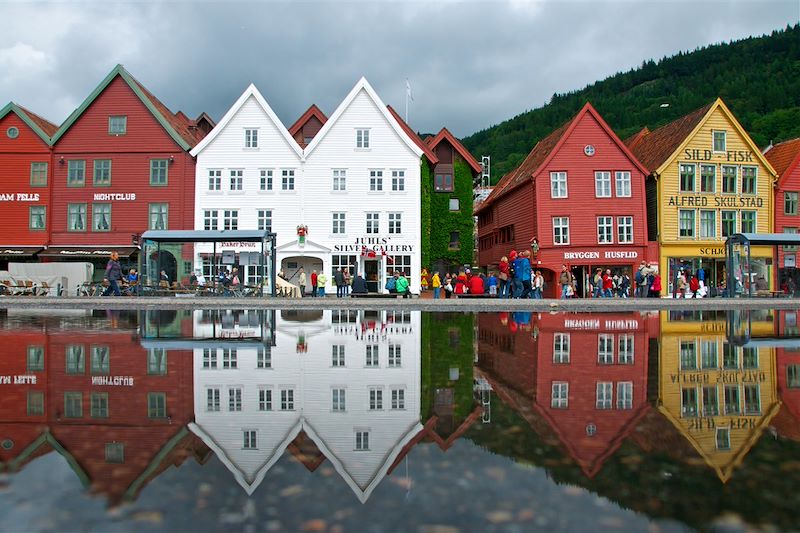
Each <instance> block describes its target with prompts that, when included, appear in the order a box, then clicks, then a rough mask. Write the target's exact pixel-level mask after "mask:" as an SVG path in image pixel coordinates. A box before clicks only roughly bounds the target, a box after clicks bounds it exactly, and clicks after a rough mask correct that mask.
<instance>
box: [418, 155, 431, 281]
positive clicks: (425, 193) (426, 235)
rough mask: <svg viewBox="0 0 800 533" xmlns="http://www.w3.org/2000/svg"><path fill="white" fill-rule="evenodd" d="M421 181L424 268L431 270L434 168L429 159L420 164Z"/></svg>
mask: <svg viewBox="0 0 800 533" xmlns="http://www.w3.org/2000/svg"><path fill="white" fill-rule="evenodd" d="M419 173H420V179H421V180H422V187H421V189H422V194H421V204H422V205H421V206H420V207H421V209H420V216H421V217H422V224H421V228H422V239H421V241H422V242H421V246H422V266H423V267H428V268H430V259H431V223H430V222H431V193H432V191H433V168H432V165H431V163H430V161H428V158H427V157H424V156H423V157H422V162H421V163H420V169H419Z"/></svg>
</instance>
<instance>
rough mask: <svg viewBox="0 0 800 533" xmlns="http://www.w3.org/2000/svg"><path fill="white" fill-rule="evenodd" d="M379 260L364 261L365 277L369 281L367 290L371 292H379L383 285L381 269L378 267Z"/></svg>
mask: <svg viewBox="0 0 800 533" xmlns="http://www.w3.org/2000/svg"><path fill="white" fill-rule="evenodd" d="M378 266H379V262H378V261H376V260H369V259H368V260H365V261H364V277H365V279H366V281H367V290H368V291H369V292H379V291H380V287H381V279H380V277H381V276H380V269H379V268H378Z"/></svg>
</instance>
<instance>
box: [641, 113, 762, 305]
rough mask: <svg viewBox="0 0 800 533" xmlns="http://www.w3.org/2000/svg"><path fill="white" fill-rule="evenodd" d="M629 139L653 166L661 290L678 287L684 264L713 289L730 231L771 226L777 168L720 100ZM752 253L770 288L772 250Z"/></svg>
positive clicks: (652, 216)
mask: <svg viewBox="0 0 800 533" xmlns="http://www.w3.org/2000/svg"><path fill="white" fill-rule="evenodd" d="M626 144H627V145H628V147H629V148H630V149H631V151H632V152H633V153H634V155H636V157H637V158H638V159H639V160H640V161H641V162H642V163H643V164H644V165H645V166H646V167H647V168H648V169H649V170H650V177H649V178H648V183H647V185H648V200H649V202H650V203H649V205H650V207H651V209H649V212H648V214H649V217H648V218H649V219H648V229H649V231H650V238H651V240H657V241H658V243H659V247H660V252H659V266H660V268H659V270H660V272H661V276H662V279H663V282H662V287H663V289H662V292H663V293H664V294H667V293H669V292H671V291H672V290H673V288H674V287H673V285H674V280H675V279H676V274H677V272H678V270H679V269H684V270H685V271H690V272H692V273H695V272H697V271H698V270H700V269H702V270H703V272H704V274H705V283H706V285H707V286H708V287H709V288H710V290H711V294H715V293H716V292H717V291H719V290H720V288H721V287H724V286H725V285H726V283H727V282H728V273H727V272H726V260H725V240H726V239H727V238H728V236H729V235H733V234H735V233H771V232H772V230H773V220H774V217H773V210H774V207H773V185H774V183H775V178H776V176H775V171H774V170H773V169H772V167H771V166H770V164H769V163H768V162H767V161H766V159H765V158H764V157H763V156H762V155H761V152H760V151H759V150H758V148H757V147H756V145H755V144H754V143H753V141H752V139H750V137H749V136H748V135H747V132H745V131H744V129H743V128H742V126H741V124H739V122H738V121H737V120H736V118H735V117H734V116H733V114H732V113H731V111H730V110H729V109H728V108H727V107H726V106H725V104H724V103H723V102H722V100H721V99H717V100H716V101H714V102H713V103H711V104H709V105H707V106H704V107H702V108H700V109H698V110H696V111H694V112H692V113H690V114H688V115H686V116H684V117H681V118H679V119H677V120H675V121H674V122H671V123H669V124H667V125H666V126H663V127H661V128H659V129H657V130H654V131H652V132H651V131H649V130H648V129H647V128H645V129H643V130H642V131H641V132H639V133H638V134H636V135H634V136H633V137H631V138H630V139H628V140H627V141H626ZM654 200H655V203H654V202H653V201H654ZM750 253H751V255H752V258H753V260H752V272H754V273H755V274H756V275H755V279H754V280H753V282H759V283H763V284H766V286H768V287H770V288H773V287H774V286H775V281H774V279H773V275H772V256H773V250H772V247H769V246H767V247H758V246H754V247H752V249H751V251H750ZM734 274H735V273H734Z"/></svg>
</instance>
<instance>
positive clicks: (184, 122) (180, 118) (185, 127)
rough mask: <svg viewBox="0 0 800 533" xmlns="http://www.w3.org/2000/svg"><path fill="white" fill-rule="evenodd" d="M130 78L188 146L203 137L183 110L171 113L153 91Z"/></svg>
mask: <svg viewBox="0 0 800 533" xmlns="http://www.w3.org/2000/svg"><path fill="white" fill-rule="evenodd" d="M128 75H130V74H128ZM131 79H132V80H133V82H134V83H136V85H137V86H138V87H139V89H140V90H141V91H142V92H143V93H144V95H145V97H146V98H147V99H148V100H150V103H151V104H153V107H155V108H156V109H157V110H158V112H159V113H161V115H162V116H163V117H164V119H165V120H166V121H167V122H169V124H170V126H172V128H173V129H174V130H175V131H176V132H177V133H178V135H180V136H181V137H182V138H183V140H184V141H186V144H188V145H189V146H194V145H195V144H197V143H198V142H200V141H201V140H203V137H205V133H203V132H202V131H201V130H200V129H199V128H197V127H196V126H197V124H196V122H195V121H194V120H192V119H190V118H189V117H187V116H186V115H184V114H183V112H181V111H178V112H177V113H173V112H172V111H170V110H169V108H168V107H167V106H165V105H164V104H163V103H162V102H161V100H159V99H158V98H156V97H155V95H154V94H153V93H151V92H150V91H149V90H147V88H146V87H145V86H144V85H142V84H141V83H140V82H139V80H137V79H136V78H134V77H133V76H131Z"/></svg>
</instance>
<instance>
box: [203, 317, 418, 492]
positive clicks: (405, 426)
mask: <svg viewBox="0 0 800 533" xmlns="http://www.w3.org/2000/svg"><path fill="white" fill-rule="evenodd" d="M301 313H302V312H301ZM419 316H420V315H419V313H411V312H408V311H406V312H402V311H397V312H393V311H374V312H371V311H318V312H305V313H304V314H303V316H301V317H296V316H292V317H287V318H281V317H280V316H279V317H278V318H277V319H276V327H275V332H276V334H275V346H271V347H269V346H267V347H265V346H264V345H263V344H262V345H259V343H257V342H255V343H252V345H250V343H243V344H241V347H240V348H238V349H232V348H230V345H229V344H227V345H225V346H226V347H225V348H220V349H213V348H209V347H204V348H198V349H196V350H195V352H194V394H195V422H194V423H192V424H190V426H189V428H190V429H191V431H192V432H194V433H195V434H196V435H198V436H199V437H200V438H201V439H202V440H203V442H205V443H206V445H208V446H209V447H210V448H211V449H212V450H213V451H214V453H215V454H216V455H217V457H219V459H220V460H221V461H222V462H223V463H224V464H225V465H226V466H227V468H228V469H229V470H230V471H231V472H232V474H233V475H234V477H235V479H236V480H237V482H238V483H239V484H240V485H241V486H242V488H244V489H245V491H246V492H247V493H248V494H252V493H253V492H254V491H255V490H256V489H257V488H258V486H259V485H260V483H261V482H262V481H263V479H264V477H265V476H266V475H267V474H268V472H269V470H270V468H271V467H272V466H273V465H274V464H275V463H276V462H277V461H278V460H279V459H280V458H281V457H282V456H283V454H284V452H285V451H286V449H287V447H288V446H289V445H290V444H291V443H292V442H293V441H294V440H295V439H296V438H297V437H298V435H300V433H301V432H304V433H305V435H306V436H307V437H308V438H310V439H311V440H312V441H313V442H314V444H315V445H316V446H317V448H318V449H319V450H320V452H321V453H322V454H323V455H324V456H325V458H327V459H328V460H329V461H330V462H331V464H332V465H333V466H334V468H335V469H336V471H337V472H338V473H339V474H340V475H341V476H342V478H343V479H344V481H345V482H346V483H347V485H348V486H349V487H350V488H351V489H352V490H353V492H354V493H355V494H356V496H357V497H358V499H359V500H360V501H361V502H362V503H363V502H365V501H366V500H367V499H368V498H369V496H370V494H371V493H372V491H373V490H374V489H375V487H377V485H378V484H379V483H380V482H381V480H382V479H383V478H384V477H385V476H386V473H387V472H388V470H389V468H390V467H391V465H392V464H393V463H394V461H395V460H396V459H397V458H398V456H399V454H400V453H401V452H402V451H403V448H404V447H405V446H406V444H408V442H409V441H410V440H411V439H413V438H414V437H415V436H416V435H417V434H418V433H419V432H420V431H422V430H423V427H422V425H421V424H420V420H419V417H420V395H421V390H420V387H421V366H420V355H421V354H420V341H419V339H420V332H419V328H420V321H419ZM232 350H233V351H232Z"/></svg>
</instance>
